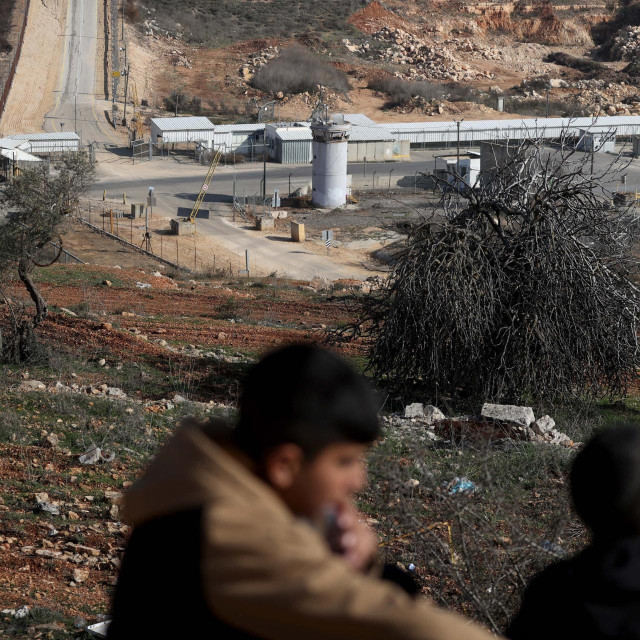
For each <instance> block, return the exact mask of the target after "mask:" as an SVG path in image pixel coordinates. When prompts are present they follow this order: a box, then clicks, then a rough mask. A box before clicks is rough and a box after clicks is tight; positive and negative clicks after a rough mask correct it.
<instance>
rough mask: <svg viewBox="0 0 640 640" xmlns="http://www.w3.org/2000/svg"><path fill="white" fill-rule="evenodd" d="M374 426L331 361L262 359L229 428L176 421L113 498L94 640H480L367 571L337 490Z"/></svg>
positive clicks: (361, 530)
mask: <svg viewBox="0 0 640 640" xmlns="http://www.w3.org/2000/svg"><path fill="white" fill-rule="evenodd" d="M378 434H379V426H378V416H377V412H376V406H375V402H374V399H373V397H372V394H371V392H370V390H369V389H368V387H367V386H366V384H365V382H364V381H363V380H362V379H361V378H360V377H359V376H358V375H356V374H355V372H354V371H353V370H352V369H351V368H350V367H349V366H348V365H347V364H346V363H344V362H343V361H342V360H340V359H339V358H338V357H336V356H334V355H333V354H331V353H329V352H326V351H323V350H320V349H317V348H314V347H309V346H291V347H287V348H284V349H281V350H279V351H276V352H274V353H272V354H270V355H268V356H267V357H266V358H264V359H263V360H262V361H261V362H260V363H258V364H257V365H256V366H255V367H254V368H253V369H252V371H251V373H250V374H249V376H248V379H247V380H246V384H245V387H244V391H243V394H242V398H241V400H240V416H239V422H238V425H237V426H236V428H235V429H231V428H230V427H228V426H227V425H225V424H222V423H214V422H211V423H206V424H199V425H198V424H191V425H189V426H185V427H184V428H182V429H181V430H180V431H179V432H178V433H177V435H176V436H175V437H174V438H173V439H172V440H171V441H170V442H169V443H168V444H167V445H166V446H165V447H164V448H163V449H162V450H161V451H160V453H159V454H158V456H157V458H156V459H155V460H154V461H153V462H152V464H151V465H150V467H149V469H148V470H147V472H146V474H145V475H144V477H143V478H142V479H141V480H140V481H139V482H138V483H136V485H135V486H134V487H133V488H132V490H131V491H130V492H129V494H128V495H127V497H126V501H125V505H124V509H125V517H126V518H127V519H128V521H129V522H130V523H132V524H133V526H134V529H133V533H132V536H131V539H130V542H129V545H128V547H127V551H126V553H125V556H124V559H123V563H122V570H121V573H120V577H119V581H118V586H117V588H116V593H115V598H114V605H113V621H112V624H111V627H110V630H109V638H110V639H111V640H122V639H129V638H131V639H133V638H136V639H137V640H139V639H140V638H157V637H162V638H174V639H176V640H178V639H179V638H195V637H211V638H225V639H226V638H232V639H233V638H243V639H246V638H266V639H274V640H276V639H283V640H286V639H289V638H291V639H296V640H298V639H301V638H302V639H304V640H325V639H328V638H339V639H347V638H363V639H364V638H366V639H368V640H377V639H379V640H383V639H384V640H396V639H397V640H400V639H409V640H413V639H416V640H417V639H423V640H487V639H488V638H489V637H490V635H489V634H488V633H486V632H484V631H483V630H481V629H480V628H479V627H476V626H475V625H472V624H470V623H467V622H466V621H465V620H463V619H462V618H460V617H458V616H456V615H453V614H450V613H445V612H444V611H441V610H439V609H437V608H436V607H435V606H433V605H431V604H430V603H429V602H427V601H419V600H417V599H414V598H412V597H410V596H409V595H408V594H407V593H406V592H405V591H404V590H403V589H401V588H400V587H398V586H397V585H396V584H393V583H392V582H389V581H383V580H381V579H379V577H377V576H374V575H373V573H374V572H373V571H372V566H373V564H374V559H375V552H376V546H377V545H376V539H375V536H374V535H373V533H372V532H371V531H370V530H369V528H368V527H366V525H364V524H363V523H361V522H360V520H359V517H358V514H357V512H356V511H355V508H354V506H353V494H354V492H356V491H358V490H359V489H361V488H362V487H363V486H364V483H365V480H366V476H365V461H364V457H365V454H366V452H367V449H368V447H369V446H370V445H371V443H372V442H373V441H374V440H375V439H376V438H377V437H378Z"/></svg>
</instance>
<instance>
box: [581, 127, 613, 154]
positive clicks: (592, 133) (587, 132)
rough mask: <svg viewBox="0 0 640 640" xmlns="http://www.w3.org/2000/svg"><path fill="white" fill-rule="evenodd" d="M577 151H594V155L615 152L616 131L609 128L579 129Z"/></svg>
mask: <svg viewBox="0 0 640 640" xmlns="http://www.w3.org/2000/svg"><path fill="white" fill-rule="evenodd" d="M576 148H577V149H578V151H587V152H591V151H594V152H596V153H598V152H599V153H615V152H616V129H615V128H613V129H612V128H610V127H607V128H605V127H593V128H592V129H580V134H579V137H578V141H577V143H576Z"/></svg>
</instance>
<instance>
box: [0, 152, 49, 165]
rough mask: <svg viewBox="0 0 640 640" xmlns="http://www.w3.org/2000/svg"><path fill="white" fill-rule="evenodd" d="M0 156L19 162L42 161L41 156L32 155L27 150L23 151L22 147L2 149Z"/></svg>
mask: <svg viewBox="0 0 640 640" xmlns="http://www.w3.org/2000/svg"><path fill="white" fill-rule="evenodd" d="M0 156H4V157H5V158H9V160H14V161H17V162H42V160H41V159H40V158H37V157H36V156H32V155H31V154H30V153H27V152H26V151H22V149H0Z"/></svg>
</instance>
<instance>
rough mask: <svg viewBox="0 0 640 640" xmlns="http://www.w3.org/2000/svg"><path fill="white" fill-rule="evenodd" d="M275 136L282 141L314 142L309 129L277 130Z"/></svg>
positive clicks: (289, 128) (290, 128)
mask: <svg viewBox="0 0 640 640" xmlns="http://www.w3.org/2000/svg"><path fill="white" fill-rule="evenodd" d="M275 135H277V136H278V138H280V140H285V141H288V140H313V136H312V135H311V129H307V127H288V128H286V129H276V130H275Z"/></svg>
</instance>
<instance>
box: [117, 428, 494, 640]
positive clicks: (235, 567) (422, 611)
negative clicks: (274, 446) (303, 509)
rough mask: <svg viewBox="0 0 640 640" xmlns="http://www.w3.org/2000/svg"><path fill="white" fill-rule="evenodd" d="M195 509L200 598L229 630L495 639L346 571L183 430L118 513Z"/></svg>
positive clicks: (317, 538) (307, 637) (221, 456)
mask: <svg viewBox="0 0 640 640" xmlns="http://www.w3.org/2000/svg"><path fill="white" fill-rule="evenodd" d="M196 507H202V509H203V519H202V522H203V525H202V526H203V529H204V531H203V532H202V534H203V537H202V539H203V548H202V550H201V557H202V578H203V589H204V592H205V598H206V601H207V603H208V605H209V606H210V608H211V611H212V612H213V613H214V614H215V616H216V617H218V618H220V619H221V620H222V621H224V622H226V623H227V624H228V625H230V626H232V627H236V628H238V629H241V630H243V631H246V632H247V633H251V634H255V635H256V636H259V637H264V638H269V639H274V640H276V639H277V640H288V639H291V640H294V639H295V640H300V639H304V640H326V639H328V638H335V639H345V640H346V639H349V640H353V639H356V638H362V639H363V640H364V639H366V640H401V639H402V640H488V639H489V638H490V637H493V636H491V634H489V633H488V632H486V631H484V630H483V629H481V628H480V627H478V626H476V625H475V624H472V623H469V622H467V621H466V620H464V619H463V618H461V617H459V616H457V615H455V614H452V613H447V612H445V611H442V610H440V609H438V608H436V607H435V606H434V605H432V604H430V603H429V602H428V601H427V600H420V599H418V600H414V599H412V598H410V597H409V596H408V595H407V594H405V593H404V591H402V590H401V589H400V588H399V587H397V586H396V585H395V584H393V583H391V582H386V581H382V580H379V579H377V578H373V577H369V576H366V575H363V574H360V573H358V572H356V571H354V570H353V569H351V568H350V567H349V566H348V565H347V564H346V563H345V562H344V561H343V560H342V559H341V558H340V557H339V556H336V555H335V554H333V553H332V552H331V550H330V549H329V546H328V545H327V543H326V542H325V540H324V539H323V537H322V536H321V535H320V534H319V533H318V532H317V531H315V530H314V529H313V528H311V527H310V526H309V525H308V524H306V523H305V522H304V521H301V520H300V519H298V518H296V517H294V515H293V514H292V513H291V512H290V510H289V509H288V508H287V506H286V505H285V504H284V503H283V502H282V501H281V500H280V498H279V497H278V496H277V495H276V494H275V493H274V492H273V490H271V489H270V488H269V486H268V485H266V484H265V483H264V482H262V481H261V480H260V479H259V478H258V477H257V476H255V475H254V474H253V473H252V472H251V471H250V470H249V469H248V468H247V466H245V465H244V464H242V463H241V462H240V461H239V459H237V458H236V457H235V456H233V455H231V454H230V453H228V452H227V451H226V450H225V449H224V448H222V447H221V446H219V445H218V444H216V442H215V441H214V440H212V439H211V438H210V437H209V436H208V435H206V434H205V433H204V432H203V431H202V430H201V429H199V428H197V427H195V426H189V427H183V428H182V429H181V430H180V431H179V432H178V433H177V435H176V436H175V437H174V438H173V439H172V441H171V442H170V443H169V444H168V445H167V446H165V447H164V448H163V449H162V450H161V451H160V453H159V455H158V456H157V458H156V459H155V460H154V461H153V462H152V463H151V465H150V467H149V469H148V471H147V473H146V474H145V475H144V477H143V478H142V479H141V480H140V481H139V482H137V483H136V484H135V485H134V486H133V487H132V489H131V490H130V491H129V492H128V494H127V496H126V498H125V504H124V513H125V518H126V519H127V520H128V521H129V522H130V523H131V524H133V525H134V526H135V525H140V524H143V523H145V522H148V521H151V520H153V519H155V518H159V517H162V516H166V515H169V514H172V513H175V512H179V511H181V510H186V509H192V508H196ZM203 637H204V636H203Z"/></svg>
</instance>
